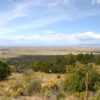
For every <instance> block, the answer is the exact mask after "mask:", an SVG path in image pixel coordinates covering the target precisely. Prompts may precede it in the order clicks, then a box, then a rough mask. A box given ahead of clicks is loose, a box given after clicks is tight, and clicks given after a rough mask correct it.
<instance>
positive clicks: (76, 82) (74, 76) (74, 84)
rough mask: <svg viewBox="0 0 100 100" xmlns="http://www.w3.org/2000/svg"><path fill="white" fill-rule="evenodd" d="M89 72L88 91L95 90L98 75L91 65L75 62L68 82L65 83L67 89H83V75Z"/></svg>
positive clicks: (80, 90)
mask: <svg viewBox="0 0 100 100" xmlns="http://www.w3.org/2000/svg"><path fill="white" fill-rule="evenodd" d="M87 72H88V74H89V87H88V88H89V91H96V90H97V88H95V86H96V84H97V83H100V75H99V74H98V73H97V71H96V70H95V69H94V68H93V66H92V65H85V64H81V63H79V62H77V63H76V64H75V68H74V73H71V77H70V79H69V82H67V83H66V86H67V90H68V91H72V92H82V91H85V79H86V78H85V76H86V73H87Z"/></svg>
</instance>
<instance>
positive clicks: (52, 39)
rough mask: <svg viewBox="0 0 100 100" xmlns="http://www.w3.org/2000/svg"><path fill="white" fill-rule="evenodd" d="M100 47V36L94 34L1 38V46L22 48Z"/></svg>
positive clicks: (57, 34)
mask: <svg viewBox="0 0 100 100" xmlns="http://www.w3.org/2000/svg"><path fill="white" fill-rule="evenodd" d="M95 44H98V45H100V34H95V33H93V32H86V33H79V34H68V35H67V34H60V33H56V34H43V35H39V34H34V35H30V36H10V37H0V45H19V46H20V45H21V46H23V45H24V46H27V45H28V46H77V45H81V46H82V45H95Z"/></svg>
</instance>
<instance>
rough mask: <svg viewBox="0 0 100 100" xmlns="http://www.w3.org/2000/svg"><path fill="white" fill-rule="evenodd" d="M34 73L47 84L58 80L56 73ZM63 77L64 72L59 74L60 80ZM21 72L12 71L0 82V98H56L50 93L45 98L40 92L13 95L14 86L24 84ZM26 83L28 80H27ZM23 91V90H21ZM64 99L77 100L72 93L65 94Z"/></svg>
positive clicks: (22, 99)
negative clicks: (37, 93) (49, 95)
mask: <svg viewBox="0 0 100 100" xmlns="http://www.w3.org/2000/svg"><path fill="white" fill-rule="evenodd" d="M34 75H35V76H37V77H38V78H39V79H40V80H41V82H42V84H49V83H50V82H56V81H57V80H59V79H58V78H59V77H58V74H46V73H40V72H34ZM64 77H65V75H64V74H60V80H61V79H63V78H64ZM24 78H26V77H24V76H23V74H22V73H12V74H11V75H10V76H9V78H8V80H5V81H2V82H0V95H1V96H0V100H56V94H54V95H52V96H51V97H50V98H46V97H45V96H43V95H42V94H41V95H40V94H39V95H34V96H28V95H26V96H20V95H19V96H15V93H16V91H14V90H13V89H14V86H19V88H20V85H21V84H26V83H25V81H24ZM27 83H28V81H27ZM23 91H25V90H23ZM65 100H78V99H76V98H75V97H74V96H72V95H67V97H66V98H65Z"/></svg>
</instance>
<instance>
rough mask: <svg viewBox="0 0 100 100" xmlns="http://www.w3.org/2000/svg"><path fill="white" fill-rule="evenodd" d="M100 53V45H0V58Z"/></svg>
mask: <svg viewBox="0 0 100 100" xmlns="http://www.w3.org/2000/svg"><path fill="white" fill-rule="evenodd" d="M90 52H92V53H94V54H100V48H99V47H0V58H8V57H18V56H21V55H67V54H69V53H73V54H78V53H90Z"/></svg>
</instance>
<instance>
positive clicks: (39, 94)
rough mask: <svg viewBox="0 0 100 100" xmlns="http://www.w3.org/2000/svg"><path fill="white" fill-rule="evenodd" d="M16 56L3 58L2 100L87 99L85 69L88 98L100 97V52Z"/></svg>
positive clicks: (0, 64) (89, 99)
mask: <svg viewBox="0 0 100 100" xmlns="http://www.w3.org/2000/svg"><path fill="white" fill-rule="evenodd" d="M28 58H29V57H28ZM12 59H13V58H12ZM14 59H15V60H11V59H9V60H6V64H5V63H3V62H0V100H85V98H86V73H88V91H89V97H88V100H100V56H99V55H98V56H95V55H93V54H92V53H90V54H78V55H73V54H69V55H67V56H52V57H47V58H46V56H45V57H43V58H42V57H39V58H37V59H35V60H34V61H33V59H31V58H29V59H30V60H29V59H28V61H27V59H26V58H23V60H22V59H21V60H18V59H17V60H16V58H14ZM19 59H20V58H19ZM21 62H22V63H21ZM2 75H3V76H2Z"/></svg>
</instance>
